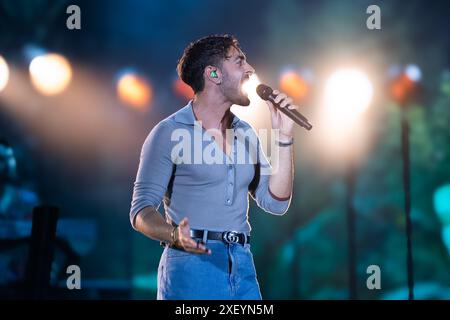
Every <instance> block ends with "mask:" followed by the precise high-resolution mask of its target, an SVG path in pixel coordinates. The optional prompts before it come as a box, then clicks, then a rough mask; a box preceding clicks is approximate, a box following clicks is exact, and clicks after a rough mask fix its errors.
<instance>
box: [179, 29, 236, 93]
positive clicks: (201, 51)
mask: <svg viewBox="0 0 450 320" xmlns="http://www.w3.org/2000/svg"><path fill="white" fill-rule="evenodd" d="M231 47H235V48H237V49H240V45H239V42H238V40H237V39H236V38H235V37H234V36H231V35H228V34H224V35H211V36H207V37H204V38H201V39H199V40H197V41H195V42H191V43H190V44H189V45H188V46H187V47H186V49H184V53H183V56H182V57H181V58H180V60H179V61H178V65H177V72H178V75H179V76H180V78H181V80H183V81H184V82H186V83H187V84H188V85H189V86H190V87H191V88H192V90H194V92H195V93H197V92H200V91H202V90H203V89H204V87H205V80H204V79H203V71H204V70H205V68H206V67H207V66H209V65H212V66H217V67H220V66H221V65H222V61H223V60H224V59H225V58H226V57H227V53H228V50H229V49H230V48H231Z"/></svg>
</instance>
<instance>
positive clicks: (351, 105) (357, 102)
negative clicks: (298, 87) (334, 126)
mask: <svg viewBox="0 0 450 320" xmlns="http://www.w3.org/2000/svg"><path fill="white" fill-rule="evenodd" d="M372 95H373V86H372V84H371V83H370V81H369V78H368V77H367V76H366V75H365V74H364V73H363V72H361V71H358V70H355V69H342V70H339V71H336V72H335V73H334V74H332V75H331V77H330V78H329V79H328V81H327V83H326V88H325V107H326V110H327V113H329V117H330V119H332V120H334V121H335V122H337V123H340V124H342V125H344V126H345V125H348V124H350V123H352V122H353V121H354V120H355V119H356V118H357V117H358V116H359V115H360V114H361V113H363V112H364V111H365V110H366V109H367V107H368V106H369V104H370V101H371V99H372Z"/></svg>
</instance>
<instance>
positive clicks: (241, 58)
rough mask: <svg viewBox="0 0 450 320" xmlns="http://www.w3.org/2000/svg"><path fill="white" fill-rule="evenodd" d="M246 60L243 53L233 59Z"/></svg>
mask: <svg viewBox="0 0 450 320" xmlns="http://www.w3.org/2000/svg"><path fill="white" fill-rule="evenodd" d="M246 59H247V57H246V56H245V55H244V54H243V53H241V54H239V55H238V56H237V57H236V58H235V59H234V61H238V60H246Z"/></svg>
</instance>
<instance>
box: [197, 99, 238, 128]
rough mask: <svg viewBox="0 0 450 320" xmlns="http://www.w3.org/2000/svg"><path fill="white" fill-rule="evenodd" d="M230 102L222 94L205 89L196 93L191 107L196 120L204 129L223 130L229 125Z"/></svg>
mask: <svg viewBox="0 0 450 320" xmlns="http://www.w3.org/2000/svg"><path fill="white" fill-rule="evenodd" d="M231 106H232V103H231V102H230V101H228V100H226V99H224V97H223V96H218V95H216V94H213V93H208V92H207V91H206V90H204V91H202V92H200V93H197V94H196V95H195V97H194V99H193V102H192V108H193V110H194V114H195V116H196V118H197V120H199V121H201V122H202V124H203V127H204V128H205V129H213V128H214V129H218V130H221V131H225V129H227V128H228V127H229V125H230V120H231V113H230V111H229V110H230V107H231Z"/></svg>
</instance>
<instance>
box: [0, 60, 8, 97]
mask: <svg viewBox="0 0 450 320" xmlns="http://www.w3.org/2000/svg"><path fill="white" fill-rule="evenodd" d="M8 80H9V68H8V64H7V63H6V61H5V59H4V58H3V57H2V56H0V91H2V90H3V89H4V88H5V87H6V85H7V84H8Z"/></svg>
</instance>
